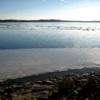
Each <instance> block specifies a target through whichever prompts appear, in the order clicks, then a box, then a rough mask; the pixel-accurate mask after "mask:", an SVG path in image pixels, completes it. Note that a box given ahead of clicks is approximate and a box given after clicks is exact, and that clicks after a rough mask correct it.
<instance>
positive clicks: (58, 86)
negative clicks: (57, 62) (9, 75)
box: [0, 73, 100, 100]
mask: <svg viewBox="0 0 100 100" xmlns="http://www.w3.org/2000/svg"><path fill="white" fill-rule="evenodd" d="M0 100H100V74H94V73H91V74H89V73H84V74H74V75H63V76H53V77H50V78H45V79H42V80H41V79H39V80H32V79H31V80H30V81H15V80H7V81H4V82H1V83H0Z"/></svg>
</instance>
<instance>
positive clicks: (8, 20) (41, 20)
mask: <svg viewBox="0 0 100 100" xmlns="http://www.w3.org/2000/svg"><path fill="white" fill-rule="evenodd" d="M0 22H85V23H87V22H90V23H93V22H94V23H95V22H96V23H100V21H81V20H56V19H48V20H47V19H40V20H17V19H4V20H0Z"/></svg>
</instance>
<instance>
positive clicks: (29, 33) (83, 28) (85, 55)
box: [0, 22, 100, 80]
mask: <svg viewBox="0 0 100 100" xmlns="http://www.w3.org/2000/svg"><path fill="white" fill-rule="evenodd" d="M99 65H100V23H92V22H91V23H86V22H81V23H80V22H11V23H10V22H8V23H6V22H3V23H0V80H2V79H8V78H17V77H24V76H29V75H33V74H40V73H45V72H53V71H62V70H67V69H76V68H83V67H89V68H91V67H99Z"/></svg>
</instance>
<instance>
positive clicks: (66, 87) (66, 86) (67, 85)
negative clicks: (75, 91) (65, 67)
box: [59, 77, 74, 92]
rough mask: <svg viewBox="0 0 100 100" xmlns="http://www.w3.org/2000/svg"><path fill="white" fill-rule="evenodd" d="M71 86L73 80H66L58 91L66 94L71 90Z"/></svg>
mask: <svg viewBox="0 0 100 100" xmlns="http://www.w3.org/2000/svg"><path fill="white" fill-rule="evenodd" d="M73 85H74V82H73V79H72V78H71V77H70V78H66V79H64V80H63V82H62V83H61V84H60V86H59V90H60V91H62V92H67V91H69V90H72V88H73Z"/></svg>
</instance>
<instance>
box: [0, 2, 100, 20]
mask: <svg viewBox="0 0 100 100" xmlns="http://www.w3.org/2000/svg"><path fill="white" fill-rule="evenodd" d="M0 19H20V20H22V19H24V20H36V19H61V20H100V0H0Z"/></svg>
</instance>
